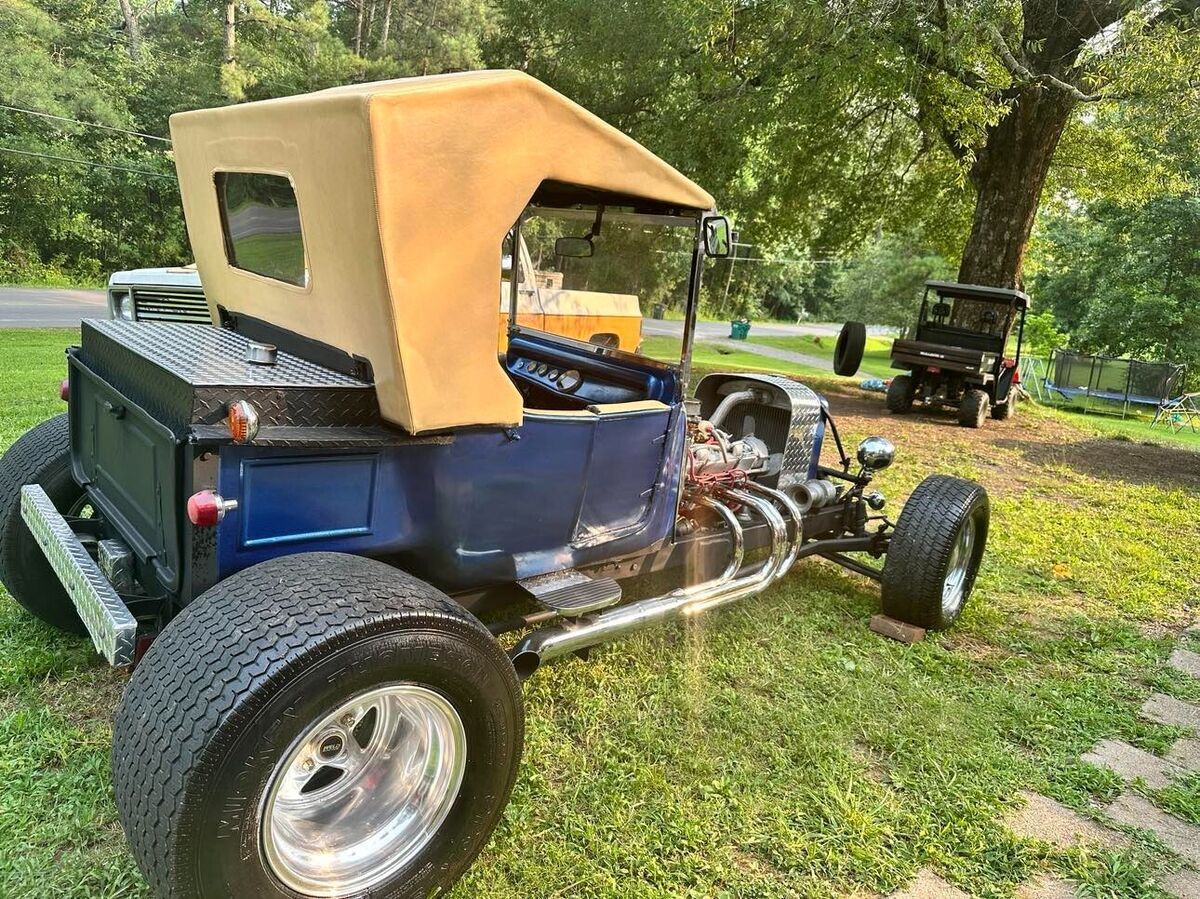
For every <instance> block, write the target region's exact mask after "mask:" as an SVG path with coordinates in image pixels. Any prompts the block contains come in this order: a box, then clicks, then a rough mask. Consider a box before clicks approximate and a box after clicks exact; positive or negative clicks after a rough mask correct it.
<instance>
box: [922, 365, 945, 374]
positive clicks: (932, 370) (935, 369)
mask: <svg viewBox="0 0 1200 899" xmlns="http://www.w3.org/2000/svg"><path fill="white" fill-rule="evenodd" d="M925 370H926V371H927V372H929V373H930V374H931V375H940V374H941V373H942V370H941V369H940V368H938V367H937V366H936V365H931V366H929V367H928V368H927V369H925Z"/></svg>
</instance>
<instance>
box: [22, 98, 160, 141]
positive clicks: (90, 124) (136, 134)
mask: <svg viewBox="0 0 1200 899" xmlns="http://www.w3.org/2000/svg"><path fill="white" fill-rule="evenodd" d="M0 109H7V110H9V111H10V112H23V113H25V115H32V116H40V117H41V118H43V119H54V120H56V121H59V122H71V123H72V124H75V125H82V126H83V127H85V128H103V129H104V130H105V131H115V132H116V133H117V134H128V135H130V136H132V137H144V138H146V139H147V140H160V141H162V142H163V143H164V144H169V143H170V142H171V139H170V138H169V137H159V136H158V135H157V134H147V133H146V132H144V131H129V130H127V129H125V128H114V127H113V126H112V125H101V124H99V123H97V122H81V121H80V120H79V119H72V118H70V117H68V116H65V115H54V114H53V113H49V112H39V111H38V110H36V109H23V108H21V107H20V106H9V105H8V104H6V103H0Z"/></svg>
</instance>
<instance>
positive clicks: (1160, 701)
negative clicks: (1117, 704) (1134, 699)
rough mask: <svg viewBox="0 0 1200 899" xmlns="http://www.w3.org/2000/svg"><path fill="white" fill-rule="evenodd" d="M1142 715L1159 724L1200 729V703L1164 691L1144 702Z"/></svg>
mask: <svg viewBox="0 0 1200 899" xmlns="http://www.w3.org/2000/svg"><path fill="white" fill-rule="evenodd" d="M1142 717H1143V718H1147V719H1149V720H1150V721H1157V722H1158V723H1159V724H1172V725H1175V726H1176V727H1190V728H1193V729H1197V730H1200V705H1193V704H1192V703H1190V702H1184V701H1183V700H1182V699H1176V698H1175V697H1174V696H1167V695H1165V694H1163V693H1155V694H1154V695H1152V696H1151V697H1150V698H1149V699H1147V700H1146V701H1145V702H1144V703H1142Z"/></svg>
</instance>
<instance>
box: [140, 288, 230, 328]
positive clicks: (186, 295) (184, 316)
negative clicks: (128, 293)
mask: <svg viewBox="0 0 1200 899" xmlns="http://www.w3.org/2000/svg"><path fill="white" fill-rule="evenodd" d="M133 314H134V317H135V318H136V319H137V320H138V321H143V322H187V323H190V324H203V325H207V324H210V323H211V322H212V319H211V317H210V316H209V314H208V301H207V300H205V299H204V294H202V293H197V292H195V291H186V290H179V291H174V290H163V289H154V290H147V289H145V288H134V290H133Z"/></svg>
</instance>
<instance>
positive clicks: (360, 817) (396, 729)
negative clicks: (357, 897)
mask: <svg viewBox="0 0 1200 899" xmlns="http://www.w3.org/2000/svg"><path fill="white" fill-rule="evenodd" d="M466 745H467V737H466V731H465V729H464V727H463V723H462V720H461V719H460V718H459V715H458V712H457V711H455V709H454V706H452V705H451V704H450V702H449V701H448V700H447V699H446V698H445V697H443V696H442V695H441V694H440V693H435V692H434V691H433V690H430V689H428V688H426V687H421V686H418V685H416V684H403V683H399V684H390V685H388V686H383V687H378V688H376V689H373V690H370V691H368V692H366V693H361V694H359V695H358V696H356V697H354V698H353V699H351V700H350V701H348V702H346V703H344V704H343V705H342V706H340V707H339V708H337V709H335V710H334V711H333V712H331V713H329V714H328V715H326V716H325V717H324V718H321V719H320V720H318V721H317V722H315V723H314V724H312V725H311V726H310V727H308V728H306V729H305V730H304V732H303V733H302V734H301V735H300V737H299V738H298V739H297V740H296V741H295V742H294V743H293V744H292V746H291V748H290V749H289V750H288V752H287V753H286V754H285V756H284V758H283V760H282V761H281V762H280V763H279V764H278V765H276V767H275V770H274V772H273V773H272V775H271V781H270V784H269V786H268V789H267V793H266V799H265V803H264V807H263V826H262V850H263V856H264V858H265V860H266V862H267V866H268V867H269V868H270V870H271V871H272V873H274V875H275V876H276V877H277V878H278V879H279V880H280V881H281V882H282V883H283V884H285V885H286V886H288V887H290V888H291V889H293V890H295V891H296V892H298V893H301V894H304V895H309V896H345V895H349V894H353V893H358V892H360V891H363V890H368V889H370V888H371V887H373V886H376V885H378V884H380V883H382V882H383V881H385V880H387V879H388V878H389V877H391V876H392V875H393V874H395V873H396V872H397V871H398V870H400V869H401V868H403V867H404V866H405V865H407V864H408V863H409V862H411V861H412V860H413V858H414V857H415V856H416V855H417V854H418V853H419V852H420V851H421V850H422V849H423V848H424V847H425V845H426V844H427V843H428V842H429V841H430V840H431V839H432V838H433V836H434V834H435V833H437V830H438V828H439V827H440V826H441V825H442V823H443V822H444V821H445V820H446V816H447V815H449V813H450V809H451V807H452V806H453V805H454V800H455V798H456V797H457V796H458V790H459V787H460V785H461V784H462V779H463V771H464V769H465V767H466V760H467V751H466Z"/></svg>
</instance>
